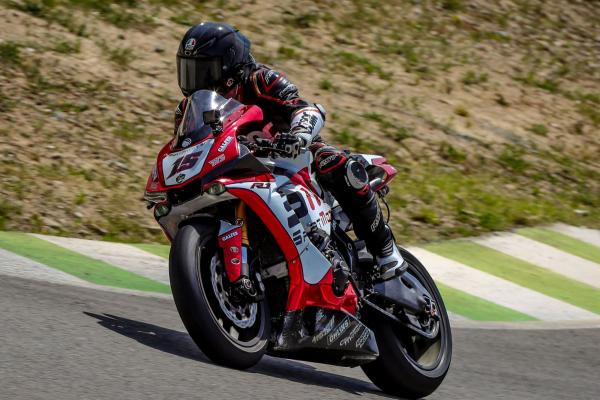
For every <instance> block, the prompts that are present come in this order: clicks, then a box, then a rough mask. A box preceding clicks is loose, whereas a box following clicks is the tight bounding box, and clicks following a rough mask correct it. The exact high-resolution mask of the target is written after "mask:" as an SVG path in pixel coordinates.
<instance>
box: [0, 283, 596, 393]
mask: <svg viewBox="0 0 600 400" xmlns="http://www.w3.org/2000/svg"><path fill="white" fill-rule="evenodd" d="M0 316H1V319H0V398H1V399H124V398H127V399H249V398H253V399H261V400H262V399H311V400H314V399H353V398H357V399H358V398H360V399H377V398H389V396H386V395H385V394H383V393H381V392H379V391H378V390H377V388H376V387H375V386H374V385H372V384H371V383H370V382H369V380H368V379H367V378H366V376H365V375H364V374H363V373H362V371H361V370H360V369H358V368H355V369H348V368H341V367H332V366H327V365H322V364H312V363H303V362H296V361H289V360H282V359H276V358H271V357H265V358H264V359H263V361H261V363H260V364H259V365H257V366H256V367H254V368H252V369H250V370H248V371H245V372H240V371H235V370H231V369H227V368H222V367H220V366H216V365H214V364H212V363H211V362H210V361H209V360H207V359H206V357H204V356H203V354H202V353H201V352H200V351H199V350H198V349H197V347H196V346H195V345H194V343H193V342H192V341H191V339H190V338H189V336H188V335H187V333H185V329H184V328H183V325H182V324H181V321H180V320H179V316H178V314H177V311H176V310H175V306H174V304H173V302H172V300H169V299H165V298H153V297H141V296H132V295H128V294H121V293H114V292H105V291H100V290H95V289H89V288H82V287H74V286H63V285H58V284H49V283H45V282H36V281H30V280H24V279H21V278H12V277H7V276H1V277H0ZM454 339H455V351H454V359H453V364H452V366H451V369H450V372H449V374H448V376H447V378H446V380H445V382H444V383H443V384H442V386H441V387H440V388H439V389H438V391H437V392H435V393H434V394H433V395H432V396H430V397H429V398H430V399H598V398H600V372H598V371H600V330H599V329H572V330H490V329H455V330H454Z"/></svg>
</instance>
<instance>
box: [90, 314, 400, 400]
mask: <svg viewBox="0 0 600 400" xmlns="http://www.w3.org/2000/svg"><path fill="white" fill-rule="evenodd" d="M83 313H84V314H85V315H87V316H89V317H91V318H94V319H96V320H97V321H98V324H99V325H100V326H102V327H104V328H106V329H109V330H111V331H113V332H116V333H118V334H120V335H123V336H125V337H128V338H130V339H133V340H135V341H137V342H138V343H141V344H143V345H145V346H148V347H151V348H153V349H156V350H160V351H163V352H165V353H169V354H172V355H175V356H178V357H184V358H187V359H190V360H194V361H199V362H202V363H206V364H213V365H214V363H213V362H212V361H210V360H209V359H208V358H207V357H206V356H205V355H204V354H203V353H202V352H201V351H200V349H198V347H197V346H196V344H195V343H194V341H193V340H192V338H191V337H190V336H189V335H188V334H187V333H183V332H179V331H176V330H173V329H168V328H163V327H161V326H158V325H153V324H149V323H146V322H141V321H136V320H132V319H128V318H124V317H119V316H116V315H112V314H106V313H105V314H95V313H91V312H87V311H84V312H83ZM240 373H253V374H262V375H268V376H271V377H274V378H279V379H286V380H289V381H293V382H299V383H303V384H309V385H315V386H321V387H328V388H333V389H340V390H343V391H345V392H348V393H350V394H353V395H358V396H360V395H362V394H371V395H376V396H379V397H382V398H390V399H393V398H396V397H393V396H389V395H386V394H385V393H383V392H380V391H378V389H377V388H376V387H375V385H373V384H372V383H370V382H367V381H362V380H360V379H356V378H350V377H347V376H344V375H338V374H335V373H331V372H326V371H320V370H317V369H316V368H315V367H313V366H311V365H308V364H304V363H301V362H297V361H291V360H287V359H282V358H274V357H269V356H265V357H263V359H262V360H261V361H260V363H258V364H257V365H256V366H254V367H252V368H250V369H248V370H246V371H240Z"/></svg>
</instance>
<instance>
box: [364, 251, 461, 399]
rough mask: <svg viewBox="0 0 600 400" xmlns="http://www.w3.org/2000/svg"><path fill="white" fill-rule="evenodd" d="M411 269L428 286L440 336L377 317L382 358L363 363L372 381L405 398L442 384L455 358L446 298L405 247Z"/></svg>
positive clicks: (373, 324)
mask: <svg viewBox="0 0 600 400" xmlns="http://www.w3.org/2000/svg"><path fill="white" fill-rule="evenodd" d="M401 252H402V256H403V257H404V259H405V260H406V261H407V262H408V264H409V268H408V272H410V273H411V274H412V275H413V276H415V277H416V278H417V279H418V281H419V282H420V283H421V284H422V285H423V286H424V287H425V288H426V289H427V292H429V294H430V295H431V297H432V298H431V300H432V303H433V304H434V306H435V307H436V313H437V314H438V316H439V319H438V321H437V322H436V325H435V327H434V328H432V329H437V335H436V336H435V337H434V338H432V339H426V338H424V337H423V336H421V335H419V334H417V333H415V332H413V331H411V330H409V329H406V328H402V327H399V326H397V325H395V324H391V323H390V322H389V321H387V320H383V319H381V317H379V318H375V319H373V320H371V321H369V327H370V328H371V329H372V330H373V331H374V332H375V337H376V339H377V346H378V347H379V354H380V355H379V357H378V358H377V360H375V361H373V362H372V363H369V364H366V365H364V366H362V369H363V370H364V372H365V374H366V375H367V376H368V377H369V379H371V381H372V382H373V383H374V384H375V385H377V386H378V387H379V388H380V389H381V390H383V391H384V392H386V393H389V394H393V395H396V396H401V397H405V398H420V397H424V396H427V395H429V394H431V393H433V391H435V390H436V389H437V387H438V386H439V385H440V384H441V383H442V381H443V380H444V377H445V376H446V373H447V372H448V368H449V367H450V360H451V357H452V334H451V331H450V322H449V319H448V314H447V312H446V308H445V306H444V302H443V300H442V297H441V295H440V293H439V291H438V289H437V287H436V286H435V283H434V281H433V279H432V278H431V276H430V275H429V273H428V272H427V270H426V269H425V267H424V266H423V265H422V264H421V263H420V262H419V260H417V258H416V257H414V256H413V255H412V254H410V253H409V252H408V251H406V250H404V249H402V250H401Z"/></svg>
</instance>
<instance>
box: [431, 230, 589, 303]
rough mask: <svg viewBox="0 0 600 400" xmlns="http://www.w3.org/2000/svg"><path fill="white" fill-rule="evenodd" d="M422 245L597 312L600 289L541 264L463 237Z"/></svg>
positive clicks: (463, 262)
mask: <svg viewBox="0 0 600 400" xmlns="http://www.w3.org/2000/svg"><path fill="white" fill-rule="evenodd" d="M424 247H425V248H426V249H427V250H429V251H432V252H434V253H437V254H439V255H441V256H442V257H446V258H450V259H452V260H455V261H458V262H460V263H462V264H465V265H469V266H471V267H473V268H477V269H479V270H481V271H484V272H487V273H489V274H492V275H495V276H497V277H499V278H502V279H505V280H508V281H511V282H514V283H516V284H517V285H520V286H523V287H527V288H530V289H532V290H535V291H537V292H540V293H543V294H545V295H547V296H550V297H554V298H556V299H559V300H562V301H564V302H566V303H569V304H572V305H574V306H577V307H580V308H583V309H585V310H588V311H591V312H593V313H596V314H600V289H596V288H594V287H591V286H589V285H586V284H584V283H581V282H578V281H575V280H572V279H569V278H566V277H564V276H562V275H559V274H557V273H555V272H552V271H549V270H547V269H545V268H542V267H538V266H536V265H533V264H530V263H528V262H526V261H522V260H520V259H518V258H515V257H511V256H509V255H507V254H504V253H502V252H499V251H496V250H493V249H490V248H488V247H485V246H482V245H479V244H476V243H473V242H469V241H465V240H457V241H451V242H444V243H433V244H428V245H426V246H424Z"/></svg>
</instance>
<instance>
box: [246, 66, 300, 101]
mask: <svg viewBox="0 0 600 400" xmlns="http://www.w3.org/2000/svg"><path fill="white" fill-rule="evenodd" d="M249 84H250V87H251V89H252V92H253V94H254V95H255V96H256V97H258V98H259V99H261V100H266V101H273V102H275V103H278V104H279V105H297V104H298V103H302V102H303V100H302V99H301V98H300V96H299V95H298V88H297V87H296V85H294V84H293V83H292V82H290V81H289V79H288V78H287V77H286V76H285V74H283V73H282V72H279V71H275V70H273V69H270V68H267V67H265V66H260V67H259V68H258V69H256V70H254V71H252V72H251V74H250V76H249Z"/></svg>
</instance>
